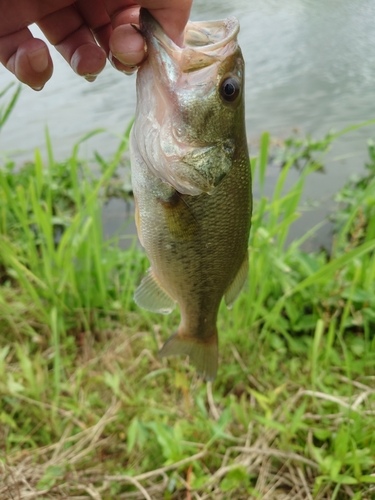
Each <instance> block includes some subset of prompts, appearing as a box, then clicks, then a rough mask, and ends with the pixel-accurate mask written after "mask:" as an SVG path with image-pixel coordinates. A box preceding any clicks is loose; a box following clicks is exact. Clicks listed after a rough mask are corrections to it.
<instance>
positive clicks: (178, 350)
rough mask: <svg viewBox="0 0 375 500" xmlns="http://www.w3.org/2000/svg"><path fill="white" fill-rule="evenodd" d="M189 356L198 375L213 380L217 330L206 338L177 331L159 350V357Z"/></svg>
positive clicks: (216, 352)
mask: <svg viewBox="0 0 375 500" xmlns="http://www.w3.org/2000/svg"><path fill="white" fill-rule="evenodd" d="M178 355H185V356H189V358H190V363H191V364H192V365H194V366H195V368H196V369H197V372H198V373H199V375H201V376H202V377H203V378H204V379H205V380H206V381H208V382H210V381H213V380H214V379H215V377H216V373H217V366H218V342H217V330H216V328H215V332H214V333H213V334H212V335H211V337H209V338H208V339H207V340H203V339H202V340H200V339H197V337H193V336H190V337H189V336H184V335H181V334H179V332H178V331H177V332H176V333H174V334H173V335H172V336H171V337H169V339H168V340H167V341H166V343H165V344H164V345H163V347H162V348H161V350H160V351H159V356H160V357H161V358H164V357H167V356H178Z"/></svg>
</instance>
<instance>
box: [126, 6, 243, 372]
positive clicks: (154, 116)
mask: <svg viewBox="0 0 375 500" xmlns="http://www.w3.org/2000/svg"><path fill="white" fill-rule="evenodd" d="M139 26H140V27H139V29H140V32H141V33H142V35H143V36H144V38H145V43H146V46H147V59H146V61H145V62H144V63H143V64H142V66H141V67H140V69H139V70H138V74H137V82H136V89H137V105H136V114H135V121H134V124H133V128H132V131H131V134H130V155H131V170H132V185H133V193H134V200H135V221H136V227H137V232H138V237H139V240H140V242H141V244H142V246H143V247H144V249H145V252H146V254H147V257H148V259H149V261H150V264H151V266H150V269H149V270H148V272H147V273H146V276H145V277H144V278H143V280H142V281H141V283H140V285H139V286H138V288H137V289H136V291H135V294H134V300H135V302H136V304H137V305H138V306H140V307H142V308H144V309H146V310H148V311H151V312H157V313H162V314H169V313H170V312H171V311H172V310H173V309H174V308H175V306H176V303H177V304H178V305H179V308H180V314H181V322H180V325H179V327H178V329H177V331H176V332H175V333H174V334H173V335H172V336H171V337H170V338H169V339H168V340H167V341H166V342H165V344H164V345H163V347H162V349H161V350H160V352H159V355H160V357H166V356H172V355H184V356H189V361H190V363H191V364H192V365H194V366H195V368H196V370H197V372H198V374H199V375H200V376H202V377H203V379H204V380H206V381H213V380H214V379H215V377H216V375H217V370H218V331H217V316H218V311H219V306H220V303H221V300H222V298H223V297H224V300H225V303H226V305H227V306H228V307H229V308H230V307H231V306H232V304H233V302H234V301H235V299H236V298H237V296H238V295H239V293H240V290H241V289H242V286H243V284H244V282H245V280H246V278H247V276H248V272H249V264H248V262H249V256H248V239H249V232H250V225H251V212H252V195H251V170H250V161H249V153H248V148H247V139H246V129H245V106H244V82H245V75H244V69H245V68H244V60H243V56H242V53H241V49H240V47H239V44H238V41H237V34H238V32H239V22H238V20H237V19H236V18H233V17H232V18H228V19H225V20H220V21H207V22H189V23H188V24H187V26H186V29H185V34H184V43H183V44H182V46H181V47H180V46H178V45H176V44H175V43H174V42H173V41H172V40H171V39H170V38H169V37H168V36H167V35H166V34H165V32H164V31H163V29H162V27H161V26H160V25H159V24H158V22H157V21H156V20H155V19H154V18H153V17H152V15H151V14H150V13H149V12H148V11H147V10H146V9H143V8H142V9H141V11H140V25H139Z"/></svg>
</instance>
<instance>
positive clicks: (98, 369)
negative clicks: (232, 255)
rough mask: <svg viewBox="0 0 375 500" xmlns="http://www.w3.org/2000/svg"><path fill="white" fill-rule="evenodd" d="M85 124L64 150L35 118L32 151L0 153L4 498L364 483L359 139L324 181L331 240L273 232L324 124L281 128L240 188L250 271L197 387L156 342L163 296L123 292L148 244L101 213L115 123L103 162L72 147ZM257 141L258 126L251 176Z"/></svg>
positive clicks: (371, 408) (242, 494)
mask: <svg viewBox="0 0 375 500" xmlns="http://www.w3.org/2000/svg"><path fill="white" fill-rule="evenodd" d="M346 132H347V133H349V132H350V131H349V130H348V131H346ZM95 133H100V132H99V131H96V132H93V133H92V134H90V135H89V136H86V137H84V138H83V139H82V140H81V141H79V142H77V144H76V145H74V147H73V149H72V153H71V155H70V157H69V158H68V159H67V160H66V161H65V162H63V163H58V162H56V161H55V160H54V157H53V148H52V145H51V142H50V139H49V136H48V134H47V136H46V141H47V151H48V154H47V160H46V161H44V160H43V159H42V157H41V154H40V152H39V151H36V152H35V158H34V159H33V160H32V161H31V162H30V163H28V164H26V165H24V166H22V167H21V168H16V167H15V166H14V165H13V164H12V163H11V162H10V161H7V160H4V162H3V165H2V167H1V169H0V499H1V500H2V499H4V500H5V499H12V498H38V499H47V498H48V499H52V498H61V499H62V498H77V499H78V498H79V499H86V498H87V499H91V498H94V499H103V500H104V499H113V498H116V499H126V498H130V499H131V498H135V499H137V498H139V499H142V498H146V499H147V498H148V499H150V498H151V499H173V500H175V499H186V500H189V499H211V498H212V499H223V500H224V499H238V500H243V499H247V498H254V499H258V498H261V499H292V498H295V499H298V498H307V499H311V498H316V499H327V500H328V499H333V500H334V499H339V500H346V499H348V500H349V499H353V498H354V499H355V500H359V499H362V500H365V499H366V500H367V499H371V498H374V497H375V475H374V473H375V373H374V366H375V336H374V334H373V332H374V327H375V312H374V306H375V290H374V278H375V254H374V249H375V223H374V220H375V217H374V214H373V210H374V206H375V198H374V195H373V193H375V189H374V187H375V186H374V182H375V180H374V179H375V176H374V173H375V154H374V148H373V145H372V144H371V143H370V144H369V153H370V159H369V163H368V165H367V172H368V173H367V174H366V175H364V176H363V177H361V178H357V179H352V180H350V181H348V184H347V185H346V186H345V188H344V189H343V190H342V191H340V193H338V202H339V203H340V211H339V212H338V213H337V216H336V221H335V224H336V233H335V237H334V240H333V245H332V248H331V249H330V251H329V252H324V251H320V252H315V253H305V252H303V251H302V250H301V245H302V243H303V242H304V240H305V239H306V238H307V237H308V236H309V234H311V233H312V232H313V230H311V231H310V232H308V233H307V234H306V236H304V237H303V238H301V239H299V240H298V241H293V242H292V244H290V245H289V246H288V247H286V246H285V242H286V240H287V237H288V234H289V231H290V227H291V225H292V224H293V222H294V221H295V220H296V219H297V218H298V217H299V216H300V213H301V212H300V206H301V196H302V193H303V190H304V186H305V183H306V180H308V176H309V175H311V173H312V172H314V171H315V170H318V169H319V170H321V169H322V165H324V155H325V153H326V151H327V149H328V147H329V145H330V144H331V141H332V140H334V139H335V136H334V135H333V134H331V135H329V136H327V137H326V138H325V139H323V140H322V141H312V140H311V139H307V140H306V141H300V142H298V141H296V140H295V139H293V140H291V141H290V142H289V143H287V144H286V146H287V148H286V150H285V151H284V153H283V158H282V163H283V164H284V167H283V169H282V170H281V173H280V176H279V178H278V182H277V184H276V187H275V190H274V193H273V195H272V196H271V197H266V196H264V195H261V197H260V199H258V200H256V203H255V211H254V216H253V227H252V233H251V238H250V242H249V245H250V273H249V281H248V284H247V285H246V287H245V290H244V291H243V292H242V293H241V295H240V297H239V299H238V300H237V302H236V303H235V305H234V307H233V309H232V310H231V311H227V310H226V308H225V307H222V308H221V310H220V315H219V321H218V327H219V332H220V367H219V373H218V377H217V380H216V381H215V383H214V384H213V386H211V385H210V384H204V383H202V382H201V381H200V380H199V379H198V378H197V376H196V374H195V372H194V369H193V368H192V367H191V366H190V365H189V364H188V362H187V361H186V360H184V359H181V358H171V359H168V360H166V361H165V360H163V361H160V360H159V359H158V357H157V351H158V349H159V348H160V347H161V345H162V344H163V341H164V340H165V339H166V338H168V336H169V335H170V334H171V332H172V331H174V329H175V328H176V326H177V324H178V320H179V315H178V312H176V313H173V314H172V315H170V316H166V317H164V316H160V315H155V314H151V313H147V312H145V311H143V310H141V309H139V308H137V307H136V306H135V304H134V303H133V300H132V296H133V292H134V289H135V287H136V285H137V284H138V283H139V281H140V279H141V277H142V275H143V273H144V271H145V269H147V267H148V263H147V259H146V257H145V255H144V254H143V253H142V252H141V251H140V250H139V248H138V247H137V245H136V240H135V238H129V246H128V250H125V251H124V250H120V249H119V243H120V241H119V240H120V238H121V237H120V236H118V237H114V238H112V239H111V240H110V241H104V238H103V230H102V222H101V221H102V212H103V206H104V204H105V201H106V200H107V198H108V195H110V194H111V193H113V192H114V189H113V179H116V175H118V174H117V169H118V165H119V163H121V161H122V160H123V159H124V157H126V154H127V146H128V133H129V130H128V131H127V132H125V134H124V137H123V138H122V140H121V141H120V144H119V147H118V149H117V151H116V152H115V153H114V155H113V158H112V159H110V160H108V161H107V160H104V159H103V158H100V157H99V156H98V155H96V160H95V161H96V162H97V165H98V168H96V171H98V170H99V171H100V172H101V174H100V175H99V176H94V175H93V174H92V173H91V172H92V171H95V169H92V168H90V169H89V164H88V162H85V161H82V160H81V159H80V154H79V147H80V144H81V143H82V142H83V141H86V140H90V137H91V136H92V135H93V134H95ZM337 135H338V134H336V136H337ZM269 149H270V139H269V136H268V134H263V136H262V138H261V147H260V153H259V157H258V158H254V159H253V161H252V168H253V173H254V177H255V178H256V179H257V182H259V183H260V187H261V188H262V185H263V184H264V179H265V175H266V169H267V164H268V156H269ZM296 164H297V166H298V167H301V165H302V167H303V168H300V169H301V174H300V177H299V179H298V181H297V182H296V183H295V184H294V185H293V186H292V187H291V188H290V189H288V191H286V189H285V183H286V180H287V178H288V174H289V172H290V170H291V169H292V168H294V167H295V166H296ZM90 166H91V167H92V164H90ZM116 192H118V190H117V188H116ZM261 192H262V189H261ZM124 224H126V221H124Z"/></svg>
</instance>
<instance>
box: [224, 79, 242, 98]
mask: <svg viewBox="0 0 375 500" xmlns="http://www.w3.org/2000/svg"><path fill="white" fill-rule="evenodd" d="M239 93H240V85H239V83H238V81H237V80H236V79H235V78H226V79H225V80H223V81H222V83H221V85H220V95H221V97H222V98H223V99H224V101H227V102H233V101H235V100H236V98H237V96H238V94H239Z"/></svg>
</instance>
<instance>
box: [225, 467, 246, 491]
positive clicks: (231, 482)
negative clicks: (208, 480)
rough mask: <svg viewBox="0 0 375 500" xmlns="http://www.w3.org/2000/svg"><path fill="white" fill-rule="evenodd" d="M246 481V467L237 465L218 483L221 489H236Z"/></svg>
mask: <svg viewBox="0 0 375 500" xmlns="http://www.w3.org/2000/svg"><path fill="white" fill-rule="evenodd" d="M248 481H249V474H248V473H247V470H246V467H244V466H241V465H239V466H238V467H236V468H235V469H232V470H230V471H229V472H228V474H227V475H226V476H225V478H224V479H223V480H222V481H221V483H220V489H221V491H231V490H236V489H237V488H238V487H239V486H244V485H245V484H246V482H248ZM244 483H245V484H244Z"/></svg>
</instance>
